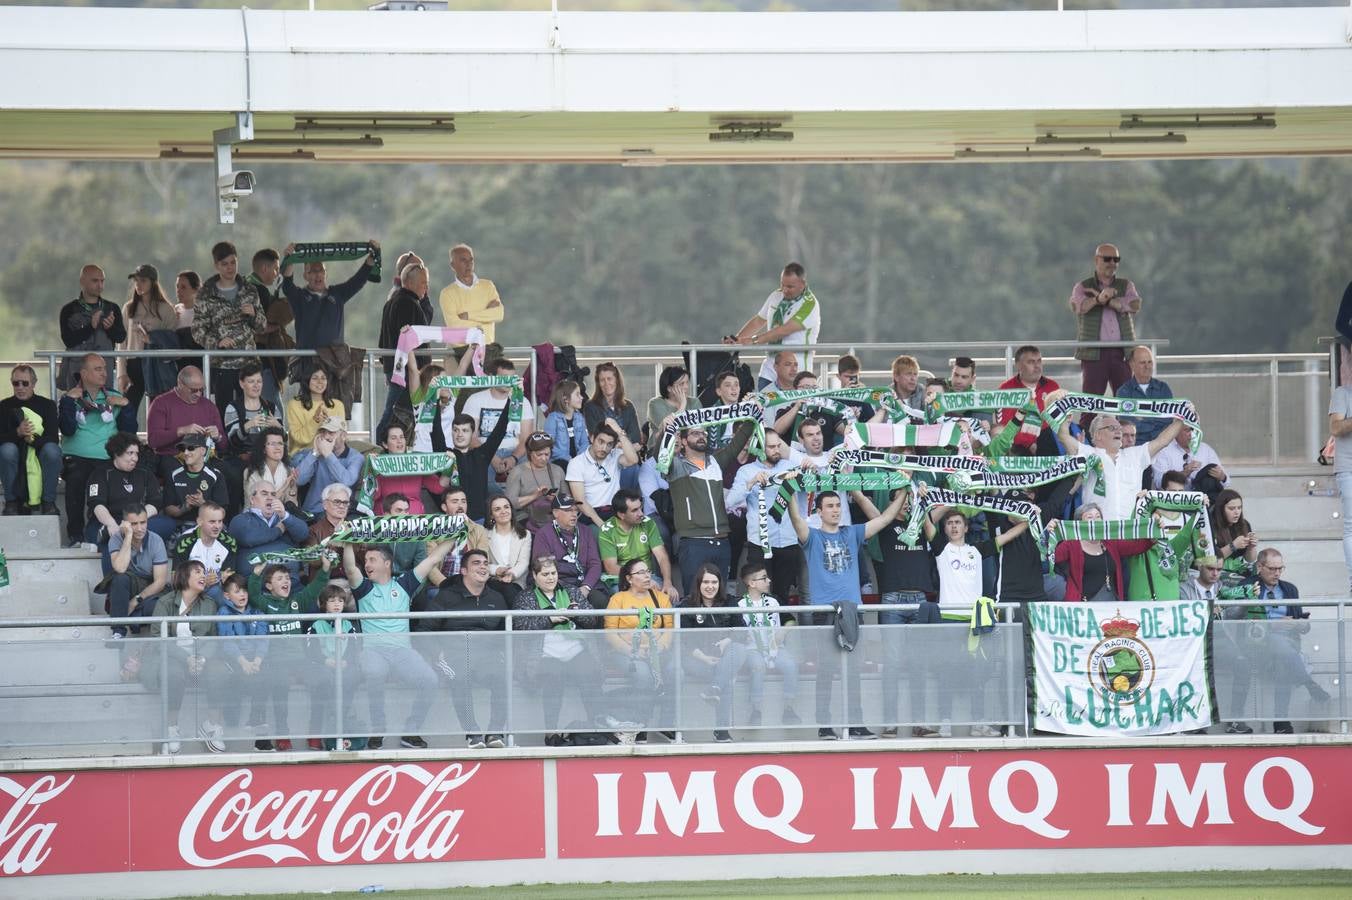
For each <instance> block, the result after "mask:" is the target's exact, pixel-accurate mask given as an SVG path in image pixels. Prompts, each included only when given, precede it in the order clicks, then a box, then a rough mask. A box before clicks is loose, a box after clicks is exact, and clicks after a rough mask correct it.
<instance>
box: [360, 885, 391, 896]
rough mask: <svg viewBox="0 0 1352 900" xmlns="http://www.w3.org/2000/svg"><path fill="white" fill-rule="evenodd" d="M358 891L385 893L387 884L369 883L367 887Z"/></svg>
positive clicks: (362, 892)
mask: <svg viewBox="0 0 1352 900" xmlns="http://www.w3.org/2000/svg"><path fill="white" fill-rule="evenodd" d="M357 893H358V894H383V893H385V885H383V884H368V885H367V886H366V887H364V888H361V889H360V890H358V891H357Z"/></svg>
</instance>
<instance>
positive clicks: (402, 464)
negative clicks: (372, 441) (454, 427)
mask: <svg viewBox="0 0 1352 900" xmlns="http://www.w3.org/2000/svg"><path fill="white" fill-rule="evenodd" d="M457 472H458V468H457V465H456V461H455V455H454V454H452V453H378V454H377V453H372V454H369V455H367V457H366V461H365V462H364V463H362V467H361V478H359V479H357V511H358V512H361V513H363V514H365V515H368V516H369V515H371V514H372V513H373V512H375V510H374V508H373V507H374V505H375V497H376V487H377V485H376V479H377V478H382V477H390V476H397V475H446V476H448V477H449V478H450V479H451V480H452V481H457V480H458V479H457V477H456V476H457ZM354 521H355V520H354Z"/></svg>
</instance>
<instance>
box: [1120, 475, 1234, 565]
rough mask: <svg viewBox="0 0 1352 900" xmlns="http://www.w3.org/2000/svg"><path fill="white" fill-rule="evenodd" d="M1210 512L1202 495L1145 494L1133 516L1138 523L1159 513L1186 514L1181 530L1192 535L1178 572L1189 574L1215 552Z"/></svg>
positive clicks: (1181, 554)
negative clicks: (1193, 567)
mask: <svg viewBox="0 0 1352 900" xmlns="http://www.w3.org/2000/svg"><path fill="white" fill-rule="evenodd" d="M1207 509H1208V507H1207V496H1206V494H1203V493H1202V492H1201V491H1145V492H1144V493H1142V494H1141V495H1140V496H1139V497H1137V498H1136V509H1135V510H1134V511H1133V514H1134V515H1135V517H1136V518H1138V519H1153V517H1152V514H1153V513H1154V512H1155V511H1156V510H1164V511H1166V512H1181V513H1183V514H1184V519H1183V525H1182V530H1183V531H1185V532H1190V533H1191V540H1190V541H1189V542H1188V544H1187V546H1186V547H1184V549H1183V551H1182V552H1181V553H1180V555H1179V559H1178V571H1179V572H1186V571H1187V570H1188V569H1190V568H1191V567H1192V564H1193V561H1194V560H1196V559H1197V558H1198V557H1201V556H1210V555H1212V554H1213V553H1215V552H1216V541H1215V539H1214V538H1213V537H1212V534H1211V519H1210V517H1209V516H1208V515H1207Z"/></svg>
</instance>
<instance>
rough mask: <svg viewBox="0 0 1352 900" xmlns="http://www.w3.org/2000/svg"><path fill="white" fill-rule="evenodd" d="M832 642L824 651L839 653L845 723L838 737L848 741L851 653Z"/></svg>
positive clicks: (841, 708) (841, 711)
mask: <svg viewBox="0 0 1352 900" xmlns="http://www.w3.org/2000/svg"><path fill="white" fill-rule="evenodd" d="M860 599H863V598H860ZM842 612H845V613H846V614H847V615H848V614H849V611H848V610H842ZM834 643H835V642H834V641H830V642H829V643H827V647H826V652H827V653H839V654H840V719H841V721H842V722H844V723H845V724H844V727H842V728H841V729H840V739H841V740H842V741H848V740H849V739H850V655H851V654H849V653H846V652H845V651H844V650H842V649H840V648H839V647H836V646H834ZM817 670H818V671H819V672H820V671H821V665H820V664H818V666H817ZM819 677H820V676H819ZM861 687H862V686H861ZM860 705H861V706H862V705H863V701H862V700H861V701H860ZM859 724H861V725H862V724H863V723H862V722H860V723H859Z"/></svg>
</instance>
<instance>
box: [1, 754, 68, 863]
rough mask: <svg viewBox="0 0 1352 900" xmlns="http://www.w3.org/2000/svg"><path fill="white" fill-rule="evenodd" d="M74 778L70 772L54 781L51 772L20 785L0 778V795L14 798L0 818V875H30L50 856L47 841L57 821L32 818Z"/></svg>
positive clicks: (54, 777)
mask: <svg viewBox="0 0 1352 900" xmlns="http://www.w3.org/2000/svg"><path fill="white" fill-rule="evenodd" d="M74 780H75V776H74V775H71V776H69V777H68V778H66V780H65V781H63V782H61V783H60V784H58V783H57V780H56V776H55V775H43V776H41V777H40V778H38V779H37V780H35V781H34V782H33V783H32V784H30V785H28V786H27V787H24V786H23V785H22V784H20V783H19V782H17V781H15V780H14V779H12V778H3V777H0V794H5V795H8V796H9V797H12V798H13V799H14V802H13V803H11V804H10V805H9V809H8V810H6V811H5V814H4V817H3V818H0V874H5V875H32V874H33V873H34V872H36V871H37V870H38V869H39V868H40V867H41V866H42V864H43V863H44V862H46V860H47V857H49V856H51V854H52V850H51V847H49V846H48V844H49V842H50V841H51V839H52V833H53V832H55V831H56V825H57V823H56V822H35V821H33V820H34V819H35V818H36V817H37V814H38V812H39V811H40V810H41V809H42V804H44V803H46V802H47V801H48V800H51V799H52V798H53V797H56V796H59V795H60V794H61V792H62V791H64V790H65V789H66V788H68V787H70V783H71V782H72V781H74Z"/></svg>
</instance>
